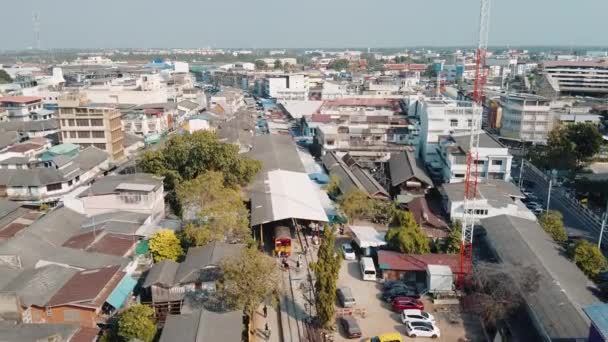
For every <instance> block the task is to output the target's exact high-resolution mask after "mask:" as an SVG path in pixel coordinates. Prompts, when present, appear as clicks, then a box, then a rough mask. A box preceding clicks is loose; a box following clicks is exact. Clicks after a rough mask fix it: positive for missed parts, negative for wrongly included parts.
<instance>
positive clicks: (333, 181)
mask: <svg viewBox="0 0 608 342" xmlns="http://www.w3.org/2000/svg"><path fill="white" fill-rule="evenodd" d="M325 191H327V194H328V195H329V196H330V197H334V198H335V197H336V196H338V193H339V192H340V178H339V177H338V176H336V175H331V176H330V177H329V183H327V185H326V186H325Z"/></svg>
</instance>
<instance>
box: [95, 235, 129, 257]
mask: <svg viewBox="0 0 608 342" xmlns="http://www.w3.org/2000/svg"><path fill="white" fill-rule="evenodd" d="M138 242H139V241H138V240H137V239H134V238H133V237H131V236H127V235H121V234H104V236H103V237H102V238H101V239H99V240H98V241H97V242H95V243H94V244H93V245H91V246H90V247H89V248H88V249H87V250H88V251H90V252H98V253H102V254H109V255H116V256H126V255H127V254H128V253H129V251H131V250H132V249H133V248H134V247H135V245H136V244H137V243H138Z"/></svg>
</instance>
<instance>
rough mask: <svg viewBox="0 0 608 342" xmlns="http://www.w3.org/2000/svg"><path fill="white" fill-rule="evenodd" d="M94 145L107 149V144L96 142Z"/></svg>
mask: <svg viewBox="0 0 608 342" xmlns="http://www.w3.org/2000/svg"><path fill="white" fill-rule="evenodd" d="M93 146H95V147H97V148H98V149H100V150H105V149H106V144H99V143H95V144H93Z"/></svg>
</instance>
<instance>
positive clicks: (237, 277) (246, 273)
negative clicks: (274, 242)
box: [218, 247, 280, 317]
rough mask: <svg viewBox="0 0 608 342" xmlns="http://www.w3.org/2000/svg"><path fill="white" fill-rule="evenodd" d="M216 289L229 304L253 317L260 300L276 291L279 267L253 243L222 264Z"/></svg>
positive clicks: (278, 280)
mask: <svg viewBox="0 0 608 342" xmlns="http://www.w3.org/2000/svg"><path fill="white" fill-rule="evenodd" d="M221 269H222V277H221V279H220V283H219V289H218V290H219V292H220V294H221V295H222V296H223V297H224V298H225V300H226V302H227V304H228V305H229V306H231V307H235V308H239V309H243V310H244V312H245V313H246V314H247V315H248V316H249V317H252V316H253V313H254V312H255V310H256V308H257V307H258V306H259V305H260V303H261V302H262V301H263V300H265V299H266V298H268V297H269V296H271V295H272V294H275V293H277V291H278V289H279V283H280V271H279V269H278V266H277V263H276V261H275V260H274V259H273V258H271V257H270V256H268V255H266V254H264V253H262V252H260V251H259V250H257V249H256V248H255V247H249V248H245V249H244V250H243V253H241V254H240V255H238V256H237V257H233V258H230V259H228V260H226V261H224V262H222V264H221Z"/></svg>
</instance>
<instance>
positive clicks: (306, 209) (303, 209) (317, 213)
mask: <svg viewBox="0 0 608 342" xmlns="http://www.w3.org/2000/svg"><path fill="white" fill-rule="evenodd" d="M259 185H260V186H256V187H255V189H254V190H253V191H251V225H259V224H264V223H269V222H275V221H280V220H284V219H290V218H294V219H302V220H310V221H318V222H327V215H326V213H325V210H324V209H323V206H322V204H321V199H320V197H319V193H318V192H317V191H316V187H315V186H314V185H313V184H312V181H311V180H310V178H308V175H307V174H306V173H301V172H293V171H286V170H273V171H270V172H268V173H267V174H266V175H265V176H264V180H263V184H259Z"/></svg>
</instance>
